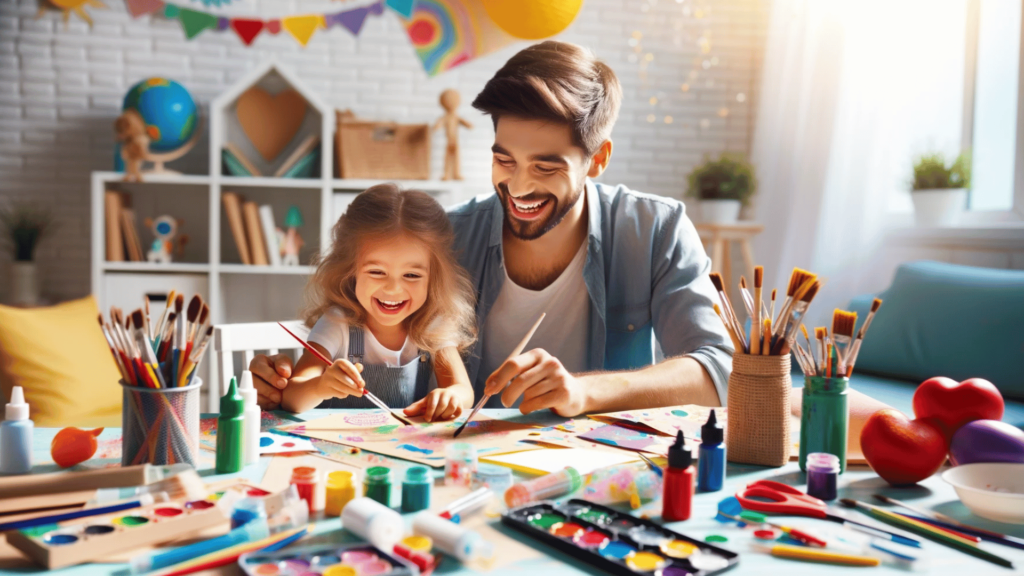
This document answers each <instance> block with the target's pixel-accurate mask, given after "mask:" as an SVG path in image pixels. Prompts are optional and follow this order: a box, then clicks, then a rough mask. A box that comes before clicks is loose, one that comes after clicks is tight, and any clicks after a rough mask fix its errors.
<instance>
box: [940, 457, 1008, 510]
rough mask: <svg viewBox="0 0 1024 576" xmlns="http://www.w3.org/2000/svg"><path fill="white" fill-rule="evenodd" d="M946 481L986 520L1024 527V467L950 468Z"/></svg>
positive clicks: (980, 465)
mask: <svg viewBox="0 0 1024 576" xmlns="http://www.w3.org/2000/svg"><path fill="white" fill-rule="evenodd" d="M942 479H943V480H945V481H946V482H949V483H950V484H952V485H953V488H955V489H956V494H957V496H959V497H960V501H961V502H963V503H964V506H967V507H968V508H969V509H970V510H971V512H974V513H975V514H977V515H978V516H981V517H982V518H988V519H989V520H995V521H997V522H1006V523H1008V524H1024V464H1010V463H1005V462H999V463H979V464H965V465H963V466H957V467H955V468H950V469H949V470H946V471H945V472H943V473H942Z"/></svg>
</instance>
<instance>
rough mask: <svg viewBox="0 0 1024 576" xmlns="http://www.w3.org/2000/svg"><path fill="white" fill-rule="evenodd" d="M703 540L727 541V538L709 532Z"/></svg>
mask: <svg viewBox="0 0 1024 576" xmlns="http://www.w3.org/2000/svg"><path fill="white" fill-rule="evenodd" d="M704 541H705V542H728V541H729V539H728V538H726V537H725V536H720V535H718V534H709V535H707V536H705V537H704Z"/></svg>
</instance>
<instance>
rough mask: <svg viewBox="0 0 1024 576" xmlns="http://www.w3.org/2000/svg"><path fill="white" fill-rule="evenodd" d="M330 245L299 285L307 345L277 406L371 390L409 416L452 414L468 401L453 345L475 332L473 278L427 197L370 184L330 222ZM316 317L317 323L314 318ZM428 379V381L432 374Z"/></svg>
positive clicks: (349, 401) (328, 402)
mask: <svg viewBox="0 0 1024 576" xmlns="http://www.w3.org/2000/svg"><path fill="white" fill-rule="evenodd" d="M332 236H333V244H332V247H331V251H330V252H329V253H328V254H327V255H326V256H324V257H322V258H321V259H320V261H319V263H318V264H317V267H316V272H315V273H314V274H313V277H312V278H311V279H310V281H309V284H308V286H307V289H306V290H307V300H308V301H309V304H310V308H309V310H308V312H307V314H306V324H307V325H312V326H313V329H312V331H310V333H309V337H308V341H309V343H310V345H312V346H313V347H314V348H316V349H317V350H318V351H320V352H321V353H323V354H324V355H325V356H327V357H328V358H331V359H333V360H334V364H332V365H331V366H329V367H325V366H324V364H323V363H322V362H321V361H319V360H317V358H316V357H314V356H313V355H312V354H310V353H309V352H306V353H305V354H303V356H302V358H300V359H299V362H298V364H297V365H296V366H295V371H294V373H293V375H292V378H291V379H290V381H289V383H288V386H287V387H286V388H285V389H284V391H283V395H282V399H281V406H282V407H283V408H285V409H286V410H290V411H292V412H305V411H307V410H309V409H310V408H314V407H318V408H373V407H374V404H372V403H371V402H370V401H369V400H367V399H366V398H363V397H362V396H363V391H364V390H367V391H369V392H372V393H373V394H374V395H375V396H377V397H378V398H380V399H381V400H382V401H384V402H385V403H387V405H388V406H390V407H392V408H401V407H406V408H405V414H406V415H407V416H418V415H422V416H423V417H424V418H425V419H426V420H427V421H428V422H430V421H435V420H448V419H452V418H457V417H458V416H459V415H460V414H462V411H463V409H465V408H469V407H471V406H472V405H473V387H472V385H471V384H470V382H469V376H468V375H467V374H466V368H465V366H464V365H463V363H462V358H461V357H460V352H461V351H463V350H465V349H466V348H467V347H468V346H469V345H470V344H472V343H473V341H474V339H475V330H476V328H475V327H476V322H475V316H474V311H473V306H474V303H473V288H472V284H471V283H470V281H469V278H468V276H467V275H466V273H465V271H464V270H462V268H461V267H459V265H458V264H457V263H456V261H455V257H454V255H453V254H452V251H451V246H452V240H453V233H452V227H451V224H450V223H449V222H448V216H447V214H445V212H444V209H443V208H442V207H441V205H440V204H438V203H437V201H435V200H434V199H433V198H431V197H430V196H428V195H427V194H426V193H424V192H419V191H416V190H404V191H403V190H400V189H399V188H398V187H397V186H395V185H393V184H382V185H379V186H373V187H372V188H368V189H367V190H366V191H365V192H363V193H362V194H360V195H359V196H357V197H356V198H355V200H353V201H352V204H350V205H349V207H348V210H346V212H345V214H344V215H343V216H342V217H341V219H339V220H338V223H337V224H335V226H334V230H333V234H332ZM314 323H315V324H314ZM431 376H433V377H434V378H433V380H434V381H436V387H434V389H432V390H431V389H430V388H431V383H432V378H431Z"/></svg>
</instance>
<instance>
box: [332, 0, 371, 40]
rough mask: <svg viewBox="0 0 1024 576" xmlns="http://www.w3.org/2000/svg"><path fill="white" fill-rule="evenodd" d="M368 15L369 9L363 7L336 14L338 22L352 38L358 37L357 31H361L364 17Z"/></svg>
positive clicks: (364, 20)
mask: <svg viewBox="0 0 1024 576" xmlns="http://www.w3.org/2000/svg"><path fill="white" fill-rule="evenodd" d="M369 15H370V9H369V8H366V7H365V6H364V7H362V8H356V9H355V10H349V11H348V12H342V13H341V14H338V22H340V23H341V25H342V26H344V27H345V28H346V29H348V31H349V32H351V33H352V35H353V36H359V31H360V30H362V29H363V23H365V22H366V17H367V16H369Z"/></svg>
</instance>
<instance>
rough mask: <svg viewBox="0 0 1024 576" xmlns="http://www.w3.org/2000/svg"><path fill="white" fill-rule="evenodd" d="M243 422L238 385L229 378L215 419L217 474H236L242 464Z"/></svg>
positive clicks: (243, 412) (242, 408)
mask: <svg viewBox="0 0 1024 576" xmlns="http://www.w3.org/2000/svg"><path fill="white" fill-rule="evenodd" d="M244 422H245V406H244V404H243V401H242V395H241V394H239V393H238V383H237V382H236V381H235V378H234V377H232V378H231V383H230V384H229V385H228V391H227V392H226V393H225V394H224V395H223V396H221V398H220V415H219V416H218V417H217V473H218V474H230V473H232V472H238V471H239V470H241V469H242V467H243V464H244V456H245V454H244V445H243V444H244V441H245V438H244V436H243V430H242V427H243V425H244Z"/></svg>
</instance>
